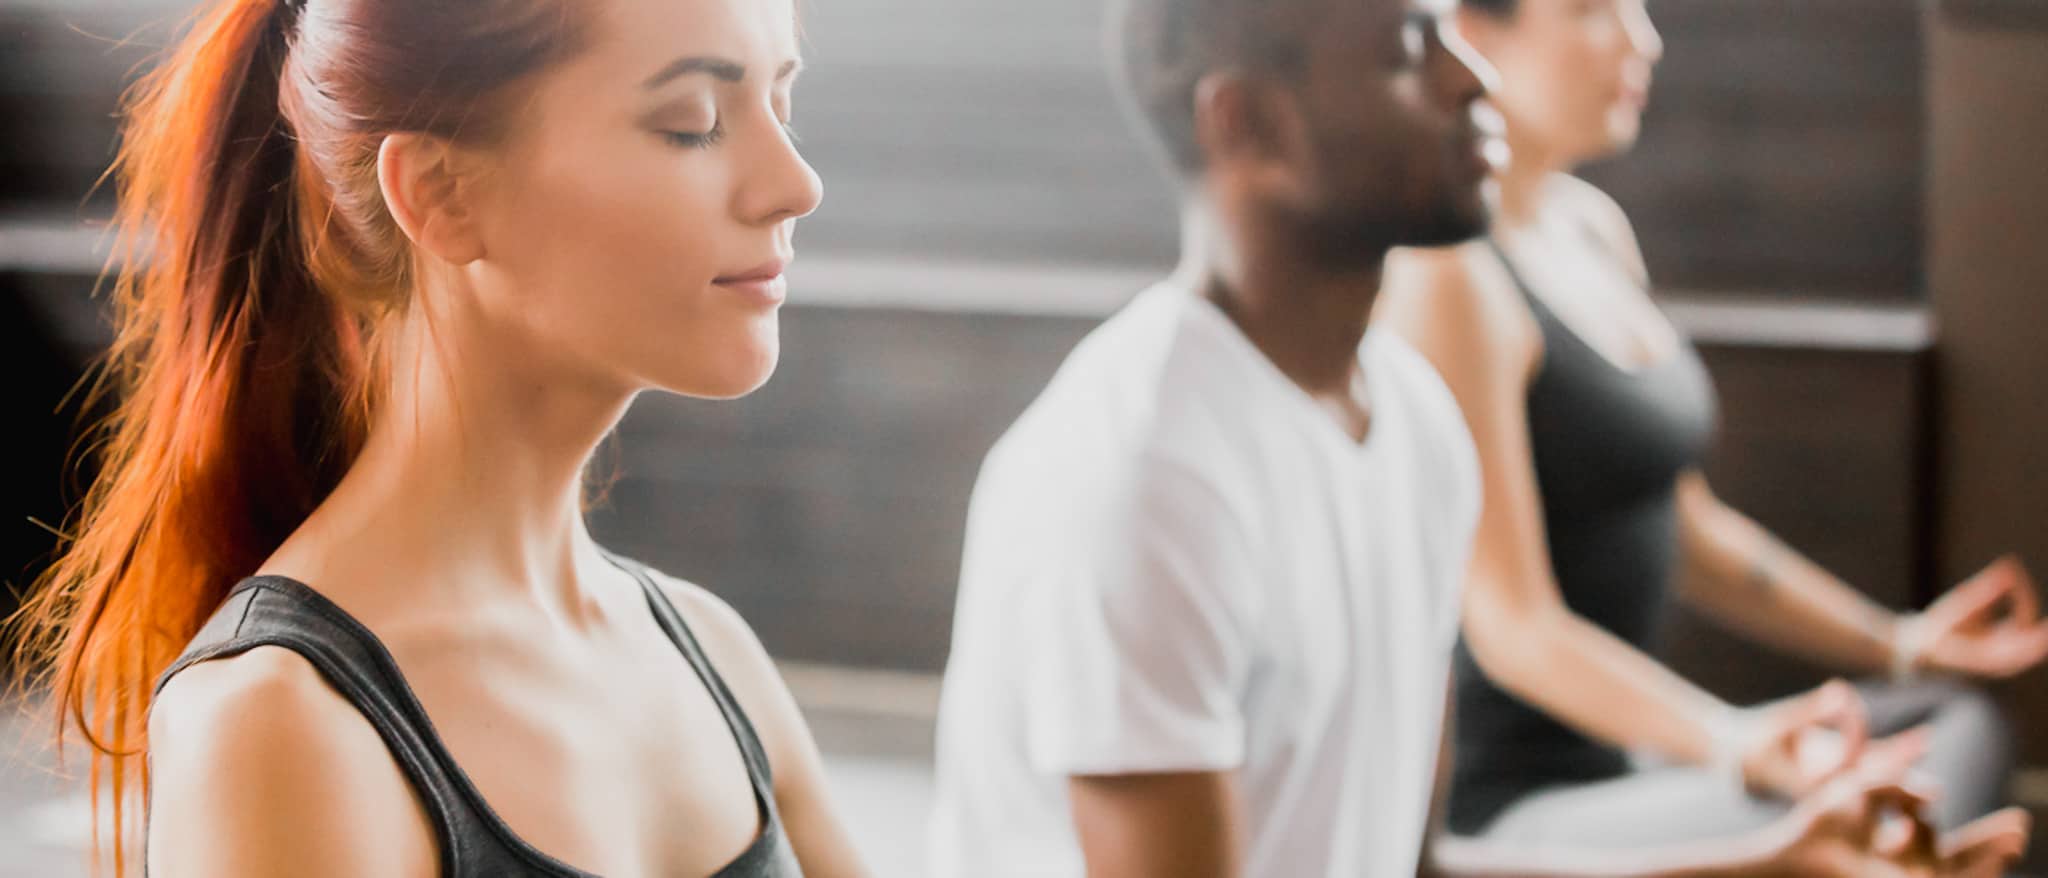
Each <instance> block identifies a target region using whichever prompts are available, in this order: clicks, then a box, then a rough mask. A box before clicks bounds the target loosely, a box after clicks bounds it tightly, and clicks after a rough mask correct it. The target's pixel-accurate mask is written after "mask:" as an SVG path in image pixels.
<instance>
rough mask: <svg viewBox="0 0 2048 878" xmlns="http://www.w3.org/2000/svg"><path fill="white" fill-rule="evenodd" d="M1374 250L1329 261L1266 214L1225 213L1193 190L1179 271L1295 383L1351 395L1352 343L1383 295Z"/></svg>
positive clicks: (1313, 391)
mask: <svg viewBox="0 0 2048 878" xmlns="http://www.w3.org/2000/svg"><path fill="white" fill-rule="evenodd" d="M1383 259H1384V253H1382V254H1379V258H1374V259H1372V260H1370V261H1368V262H1361V263H1358V264H1355V265H1351V266H1347V267H1345V268H1343V269H1337V270H1333V269H1330V268H1326V267H1324V266H1321V265H1319V264H1318V262H1317V260H1316V259H1315V258H1314V257H1313V255H1312V254H1311V252H1310V250H1309V248H1307V247H1306V246H1303V244H1302V242H1301V241H1300V239H1299V237H1298V236H1289V235H1288V234H1286V233H1285V230H1284V229H1282V228H1279V227H1276V226H1275V225H1274V224H1272V223H1262V222H1257V221H1251V220H1247V219H1245V218H1243V217H1242V216H1237V217H1231V216H1226V215H1225V212H1224V211H1220V210H1217V209H1216V208H1215V207H1214V206H1213V204H1211V203H1209V202H1207V201H1204V200H1202V199H1198V198H1190V199H1189V201H1188V203H1187V204H1186V205H1185V206H1184V207H1183V208H1182V212H1181V262H1180V267H1179V268H1178V269H1177V270H1176V271H1175V274H1174V276H1175V279H1176V280H1177V281H1178V282H1180V283H1182V284H1183V285H1185V286H1186V287H1188V288H1189V289H1192V290H1195V291H1197V292H1198V293H1200V294H1202V295H1203V296H1205V297H1207V298H1208V299H1209V300H1210V301H1212V302H1215V303H1216V305H1217V307H1219V308H1221V309H1222V311H1223V313H1224V314H1226V315H1228V316H1229V317H1230V319H1231V321H1232V322H1234V323H1236V324H1237V326H1238V328H1239V329H1240V330H1241V331H1242V332H1243V333H1244V334H1245V337H1246V338H1248V339H1250V340H1251V342H1252V344H1253V345H1254V346H1256V347H1257V348H1258V349H1259V351H1260V352H1261V353H1263V354H1265V356H1266V358H1267V359H1268V360H1271V361H1272V363H1273V365H1274V366H1276V367H1278V368H1279V369H1280V371H1281V373H1282V374H1284V375H1286V376H1287V377H1288V378H1289V379H1290V380H1292V381H1293V382H1294V383H1295V384H1297V385H1299V386H1300V387H1301V388H1302V389H1303V390H1304V391H1306V392H1307V393H1308V394H1309V395H1311V396H1314V397H1319V398H1331V397H1341V398H1349V397H1350V395H1351V390H1352V387H1353V383H1354V381H1355V380H1356V378H1357V374H1358V346H1359V344H1360V343H1361V342H1362V341H1363V340H1364V338H1365V331H1366V324H1367V321H1368V319H1369V318H1370V316H1371V314H1372V307H1373V303H1374V302H1375V301H1377V300H1378V298H1379V289H1380V274H1381V266H1382V263H1383Z"/></svg>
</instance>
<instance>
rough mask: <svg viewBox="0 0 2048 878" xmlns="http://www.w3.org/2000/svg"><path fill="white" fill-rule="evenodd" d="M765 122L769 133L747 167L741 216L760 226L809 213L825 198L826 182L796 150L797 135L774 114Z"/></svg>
mask: <svg viewBox="0 0 2048 878" xmlns="http://www.w3.org/2000/svg"><path fill="white" fill-rule="evenodd" d="M764 125H765V128H766V130H767V131H768V132H769V134H768V136H767V137H765V138H763V139H762V140H761V141H760V142H761V143H762V144H763V146H762V148H761V149H760V151H759V152H757V153H755V155H754V157H753V161H752V162H751V163H750V167H748V168H747V179H746V185H744V186H742V187H741V189H740V204H739V212H740V216H741V217H743V218H745V219H746V220H747V221H749V222H752V223H757V224H761V225H772V224H774V223H779V222H784V221H786V220H793V219H797V218H799V217H803V216H808V215H810V213H811V211H814V210H817V209H818V203H819V202H820V201H821V200H823V199H824V197H825V185H824V181H822V180H820V179H819V178H818V172H817V171H816V170H814V169H812V167H811V166H810V163H809V162H806V161H804V157H803V155H802V154H801V153H799V152H798V151H797V148H796V138H795V136H794V135H792V134H790V133H789V131H788V130H787V129H785V128H784V127H783V126H782V125H781V124H780V123H779V122H776V121H775V119H774V117H773V116H768V117H767V120H766V122H765V123H764Z"/></svg>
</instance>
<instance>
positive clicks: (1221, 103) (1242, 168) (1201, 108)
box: [1194, 70, 1312, 189]
mask: <svg viewBox="0 0 2048 878" xmlns="http://www.w3.org/2000/svg"><path fill="white" fill-rule="evenodd" d="M1194 110H1195V114H1194V115H1195V119H1194V122H1195V126H1194V127H1195V142H1196V143H1197V144H1198V145H1199V146H1200V147H1201V150H1202V157H1203V162H1204V163H1205V164H1206V165H1207V166H1208V167H1210V168H1212V169H1221V168H1226V167H1227V168H1230V169H1231V170H1232V172H1233V173H1234V174H1235V175H1238V176H1239V177H1240V178H1241V179H1248V180H1249V181H1251V182H1253V183H1254V184H1255V185H1262V186H1266V187H1271V186H1278V187H1282V188H1290V189H1291V188H1298V184H1299V183H1300V182H1301V181H1300V180H1299V176H1300V170H1301V162H1302V161H1304V160H1305V159H1306V158H1307V157H1308V156H1310V155H1311V154H1312V152H1311V150H1310V148H1309V147H1310V144H1309V142H1308V135H1309V131H1308V128H1307V126H1306V125H1305V124H1304V120H1303V118H1302V115H1301V108H1300V106H1299V102H1298V100H1297V99H1296V98H1295V96H1294V94H1293V93H1292V92H1290V91H1289V90H1287V89H1286V88H1283V87H1281V86H1280V84H1278V83H1275V82H1271V81H1269V80H1264V79H1258V78H1254V77H1248V76H1244V75H1242V74H1240V73H1238V72H1235V71H1228V70H1222V71H1216V72H1212V73H1210V74H1208V75H1206V76H1203V77H1202V78H1201V79H1200V80H1198V81H1197V82H1196V83H1195V107H1194Z"/></svg>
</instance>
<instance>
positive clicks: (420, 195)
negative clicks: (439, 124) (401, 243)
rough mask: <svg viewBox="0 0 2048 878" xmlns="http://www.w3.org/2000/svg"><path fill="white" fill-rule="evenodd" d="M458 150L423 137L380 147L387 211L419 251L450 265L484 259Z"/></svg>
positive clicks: (391, 138) (397, 138) (392, 138)
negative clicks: (458, 164)
mask: <svg viewBox="0 0 2048 878" xmlns="http://www.w3.org/2000/svg"><path fill="white" fill-rule="evenodd" d="M457 159H458V156H457V155H456V152H455V148H454V147H453V146H452V145H450V144H449V143H448V142H447V141H444V140H441V139H440V138H436V137H430V136H427V135H422V134H391V135H387V136H385V138H384V140H383V142H382V143H380V144H378V147H377V185H378V188H379V189H380V190H382V192H383V195H384V207H385V209H386V210H388V211H390V212H391V218H392V220H393V221H394V222H396V223H397V224H398V228H399V230H400V231H402V232H404V233H405V236H406V238H408V239H410V240H411V241H412V243H413V245H414V246H415V247H418V248H419V249H420V250H422V251H424V252H426V253H429V254H432V255H433V256H435V257H437V258H439V259H441V260H442V261H444V262H447V263H449V264H451V265H466V264H468V263H470V262H474V261H476V260H478V259H481V258H483V255H484V254H483V243H482V241H481V239H480V238H479V237H478V236H477V234H476V227H475V222H474V215H473V213H472V211H471V206H470V204H469V203H468V199H467V198H465V195H466V194H467V193H465V192H464V186H463V183H464V182H465V181H464V178H463V174H462V172H461V170H460V169H459V168H457V167H456V162H457Z"/></svg>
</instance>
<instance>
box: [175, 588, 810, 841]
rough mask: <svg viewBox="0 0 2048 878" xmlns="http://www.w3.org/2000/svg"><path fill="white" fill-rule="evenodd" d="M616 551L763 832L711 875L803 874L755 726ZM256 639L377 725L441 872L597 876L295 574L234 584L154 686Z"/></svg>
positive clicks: (373, 643) (385, 656)
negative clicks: (705, 700) (474, 771)
mask: <svg viewBox="0 0 2048 878" xmlns="http://www.w3.org/2000/svg"><path fill="white" fill-rule="evenodd" d="M614 560H615V561H616V562H617V563H618V564H619V566H621V567H623V568H624V569H625V570H626V571H627V572H628V573H631V574H632V575H633V578H634V579H635V580H637V581H638V582H639V583H640V588H641V591H643V592H644V593H645V594H646V597H647V605H648V607H649V609H650V610H651V611H652V612H653V613H654V618H655V621H656V622H657V623H659V624H660V626H661V628H662V630H663V631H664V632H666V633H667V634H668V637H669V640H671V641H673V642H674V643H675V645H676V649H678V650H681V651H682V653H683V658H685V659H686V660H688V661H689V663H690V667H691V668H693V669H695V670H696V672H697V677H698V679H699V680H700V681H701V682H702V683H703V685H704V688H705V689H706V690H707V691H709V692H710V694H711V697H712V700H714V701H716V702H717V704H718V709H719V711H720V712H721V713H722V714H724V716H725V722H726V725H727V727H728V728H729V729H730V731H731V733H732V735H733V737H734V739H735V740H737V741H738V743H739V748H740V753H741V755H742V756H743V757H744V759H745V761H746V764H747V777H748V779H749V780H750V781H751V783H752V785H753V790H754V805H755V808H756V809H757V811H758V813H759V815H760V816H759V819H760V825H761V834H760V835H759V836H758V837H756V838H755V839H754V843H753V844H751V845H749V846H748V847H747V849H746V850H745V851H743V852H742V853H741V854H740V855H739V857H738V858H737V859H735V860H733V861H732V862H731V863H729V864H727V865H726V866H725V867H724V868H722V869H720V870H718V871H717V872H716V873H714V874H713V876H712V878H801V876H802V874H803V873H802V871H801V870H800V869H799V868H798V867H797V861H796V857H795V854H794V853H793V851H792V850H791V849H790V846H789V839H788V838H787V836H785V835H784V833H783V830H782V821H781V819H780V817H779V816H778V814H777V812H776V808H775V796H774V794H773V790H774V785H773V783H772V781H771V779H770V777H769V771H768V757H767V754H766V752H765V751H763V750H762V749H761V741H760V739H759V738H758V737H757V736H756V735H755V734H754V727H753V724H752V723H750V722H748V721H747V717H746V714H744V713H742V712H741V711H740V707H739V703H738V702H737V701H735V700H733V696H732V692H731V691H730V690H728V689H727V688H726V686H725V681H724V680H723V679H720V678H719V676H718V671H717V670H715V669H713V668H712V667H711V661H710V659H709V658H707V657H706V656H705V655H704V651H703V649H701V648H700V647H699V646H698V645H697V639H696V637H695V636H694V635H692V634H691V633H690V628H689V626H688V625H686V624H684V622H683V617H682V615H681V614H679V613H677V612H676V609H675V607H674V606H673V605H671V604H670V603H669V600H668V597H667V596H666V595H664V594H663V593H662V591H661V589H660V587H658V586H656V585H655V584H654V581H653V579H652V578H650V577H649V576H648V575H647V571H646V569H645V568H643V567H641V566H640V565H638V564H637V563H635V562H630V561H626V560H624V559H614ZM259 646H282V647H284V648H286V649H289V650H291V651H292V652H295V653H297V654H299V655H300V656H302V657H304V658H305V659H306V661H308V662H310V663H312V665H313V667H314V668H316V669H318V670H319V671H320V674H321V676H323V677H325V678H326V679H327V682H328V683H329V684H330V685H332V686H333V687H334V688H335V690H336V691H338V692H340V693H341V694H342V695H343V696H344V697H346V698H347V699H348V700H349V703H351V704H353V705H355V708H356V710H358V711H361V712H362V714H363V717H364V718H365V719H367V720H369V722H370V725H371V726H372V727H373V728H375V729H376V730H377V734H378V735H379V736H380V737H382V738H383V739H384V745H385V746H386V747H389V748H390V750H391V755H392V756H394V757H396V759H397V761H398V765H399V767H400V768H401V769H402V770H403V771H404V772H405V776H406V779H407V780H408V781H409V782H411V784H412V787H413V789H414V790H416V791H417V792H418V793H419V798H420V802H421V803H422V804H423V805H424V806H425V807H426V809H427V816H428V818H429V819H430V820H431V822H432V824H433V827H434V835H435V840H436V842H437V843H438V845H439V847H440V864H441V865H440V874H442V875H444V876H449V878H485V876H509V875H520V876H527V875H534V876H550V878H556V876H560V878H595V876H591V875H590V874H589V873H586V872H583V871H580V870H578V869H576V868H575V867H573V866H570V865H568V864H566V863H563V862H561V861H559V860H556V859H554V858H553V857H550V856H548V855H547V854H544V853H542V852H540V851H539V850H538V849H536V848H534V847H533V846H532V845H530V844H528V843H526V842H525V841H524V840H522V839H521V838H519V836H517V835H515V834H513V832H512V828H511V827H510V826H507V825H506V824H505V822H504V821H503V820H501V819H499V818H498V815H497V814H495V813H493V812H492V811H491V808H490V805H488V804H486V803H485V802H484V800H483V796H482V795H481V794H480V793H478V792H477V789H476V786H475V785H474V784H472V783H471V782H470V780H469V776H468V775H466V774H464V773H463V772H462V769H461V767H460V766H457V765H456V764H455V760H454V758H453V757H451V756H450V755H449V753H448V750H447V749H446V748H445V747H443V746H442V745H441V739H440V738H439V737H438V736H436V735H435V733H434V729H433V726H432V724H431V723H429V722H428V720H427V715H426V711H425V710H424V709H423V708H422V707H421V706H420V703H419V700H418V699H417V698H416V697H415V696H414V695H413V691H412V688H411V687H410V686H408V685H407V684H406V682H405V678H404V677H403V676H401V675H400V674H399V671H398V664H397V662H395V661H394V660H393V659H392V657H391V653H389V652H388V651H386V650H385V648H384V644H382V643H381V642H379V641H378V640H377V638H376V637H375V636H374V635H372V634H371V633H370V631H369V629H367V628H365V627H363V625H362V624H361V623H359V622H357V621H356V620H355V619H353V618H351V617H350V616H349V615H348V614H347V613H345V612H343V611H342V609H341V608H340V607H338V606H336V605H335V604H334V603H333V602H331V601H329V600H327V599H326V598H325V597H322V596H321V595H320V593H319V592H317V591H314V590H313V589H312V588H309V587H307V586H306V585H304V584H302V583H300V582H298V581H296V580H292V579H286V578H284V577H281V576H257V577H252V578H250V579H247V580H244V581H242V582H241V583H240V584H238V585H236V586H235V588H234V590H233V591H231V592H229V593H228V597H227V600H226V601H225V602H223V603H222V605H221V607H220V609H219V610H216V611H215V612H214V614H213V616H212V618H211V619H209V620H208V621H207V623H206V625H205V626H204V627H203V628H201V629H200V631H199V634H198V635H197V636H196V637H194V638H193V641H192V644H191V645H190V646H188V647H186V649H185V652H184V654H183V655H181V656H180V657H179V658H178V660H177V661H176V662H175V663H173V664H172V665H171V667H170V669H169V670H167V671H165V672H164V674H163V676H161V677H159V678H158V680H157V684H156V689H157V691H159V692H161V691H162V690H163V687H164V684H165V683H166V682H168V681H169V680H170V679H171V677H172V675H174V674H176V673H178V672H179V671H181V670H184V669H185V668H187V667H190V666H191V665H193V664H196V663H198V662H203V661H208V660H211V659H218V658H226V657H228V656H234V655H240V654H241V653H244V652H247V651H249V650H251V649H254V648H256V647H259ZM680 733H681V730H678V734H680ZM681 831H687V828H684V829H682V830H681Z"/></svg>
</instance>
